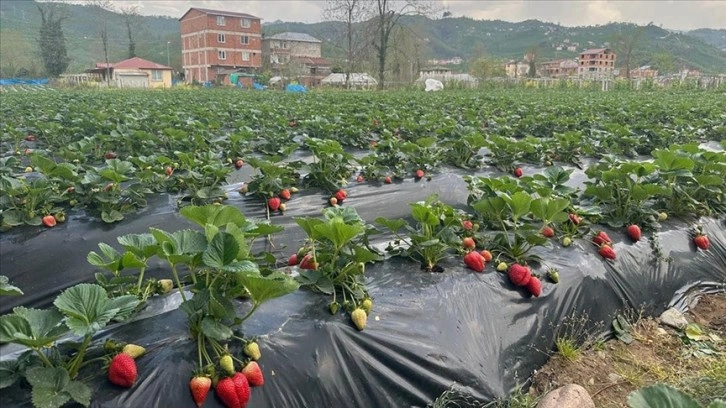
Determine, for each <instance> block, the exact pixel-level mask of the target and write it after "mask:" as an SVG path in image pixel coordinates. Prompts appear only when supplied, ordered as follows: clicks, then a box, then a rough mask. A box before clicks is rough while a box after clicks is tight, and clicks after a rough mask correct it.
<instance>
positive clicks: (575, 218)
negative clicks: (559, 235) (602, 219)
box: [567, 213, 582, 225]
mask: <svg viewBox="0 0 726 408" xmlns="http://www.w3.org/2000/svg"><path fill="white" fill-rule="evenodd" d="M567 217H568V218H569V219H570V222H571V223H573V224H575V225H580V222H581V221H582V218H580V216H579V215H577V214H575V213H569V214H568V215H567Z"/></svg>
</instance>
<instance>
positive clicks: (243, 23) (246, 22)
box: [241, 18, 252, 28]
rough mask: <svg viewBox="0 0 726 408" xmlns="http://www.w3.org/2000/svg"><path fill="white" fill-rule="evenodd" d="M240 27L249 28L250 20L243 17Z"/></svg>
mask: <svg viewBox="0 0 726 408" xmlns="http://www.w3.org/2000/svg"><path fill="white" fill-rule="evenodd" d="M241 23H242V28H250V25H252V22H251V21H250V19H249V18H243V19H242V21H241Z"/></svg>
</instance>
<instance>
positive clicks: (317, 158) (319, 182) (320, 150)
mask: <svg viewBox="0 0 726 408" xmlns="http://www.w3.org/2000/svg"><path fill="white" fill-rule="evenodd" d="M306 145H307V147H308V149H310V151H311V152H312V153H313V156H314V161H313V162H312V163H310V164H308V165H307V169H308V174H307V175H306V176H305V178H304V180H303V182H304V183H305V185H307V186H315V187H320V188H321V189H323V190H326V191H328V192H330V193H333V192H335V191H337V190H338V189H340V188H341V187H343V186H344V185H346V184H347V183H348V178H350V176H351V174H353V155H351V154H350V153H348V152H346V151H345V150H343V146H341V145H340V143H338V142H337V141H335V140H322V139H317V138H308V139H306Z"/></svg>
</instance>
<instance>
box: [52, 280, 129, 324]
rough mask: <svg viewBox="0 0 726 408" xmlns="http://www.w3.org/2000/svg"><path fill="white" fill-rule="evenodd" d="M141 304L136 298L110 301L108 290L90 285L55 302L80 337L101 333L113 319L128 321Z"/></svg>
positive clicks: (74, 290)
mask: <svg viewBox="0 0 726 408" xmlns="http://www.w3.org/2000/svg"><path fill="white" fill-rule="evenodd" d="M138 303H139V301H138V299H137V298H136V297H135V296H133V295H127V296H121V297H119V298H114V299H111V300H109V298H108V295H107V293H106V290H105V289H104V288H102V287H101V286H98V285H94V284H88V283H82V284H79V285H76V286H72V287H70V288H68V289H66V290H65V291H63V292H62V293H61V294H60V295H58V297H57V298H56V299H55V301H54V302H53V304H54V305H55V307H57V308H58V310H60V311H61V312H62V313H63V314H64V315H66V325H68V327H69V328H70V329H71V331H72V332H73V333H74V334H76V335H78V336H86V335H91V334H93V333H95V332H97V331H98V330H100V329H102V328H103V327H105V326H106V324H107V323H108V322H110V321H111V319H114V318H117V319H119V320H122V319H124V318H127V317H128V316H129V315H130V314H131V312H132V311H133V309H134V308H135V307H136V306H137V305H138Z"/></svg>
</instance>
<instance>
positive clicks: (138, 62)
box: [86, 57, 173, 88]
mask: <svg viewBox="0 0 726 408" xmlns="http://www.w3.org/2000/svg"><path fill="white" fill-rule="evenodd" d="M172 72H173V69H172V68H171V67H168V66H166V65H161V64H157V63H155V62H152V61H148V60H145V59H143V58H139V57H134V58H129V59H126V60H123V61H120V62H115V63H108V64H106V63H105V62H97V63H96V66H95V67H94V68H92V69H89V70H87V71H86V74H89V75H90V76H92V77H95V78H98V79H99V80H100V81H101V82H103V83H108V84H109V85H111V86H115V87H119V88H171V77H172Z"/></svg>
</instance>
